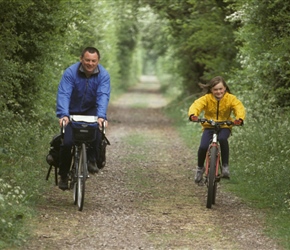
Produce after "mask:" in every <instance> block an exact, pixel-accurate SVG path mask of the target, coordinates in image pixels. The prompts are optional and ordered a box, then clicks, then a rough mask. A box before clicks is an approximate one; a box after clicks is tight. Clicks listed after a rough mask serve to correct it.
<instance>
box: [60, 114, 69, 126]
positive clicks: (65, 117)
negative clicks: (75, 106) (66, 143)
mask: <svg viewBox="0 0 290 250" xmlns="http://www.w3.org/2000/svg"><path fill="white" fill-rule="evenodd" d="M63 121H64V126H66V125H67V124H68V123H69V118H68V117H67V116H64V117H62V118H60V119H59V126H60V127H62V122H63Z"/></svg>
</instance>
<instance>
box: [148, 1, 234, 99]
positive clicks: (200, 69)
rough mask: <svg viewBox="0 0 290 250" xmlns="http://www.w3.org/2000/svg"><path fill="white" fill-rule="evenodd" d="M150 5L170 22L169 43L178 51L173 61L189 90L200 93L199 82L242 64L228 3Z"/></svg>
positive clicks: (206, 2) (203, 2) (200, 2)
mask: <svg viewBox="0 0 290 250" xmlns="http://www.w3.org/2000/svg"><path fill="white" fill-rule="evenodd" d="M145 2H147V1H145ZM148 4H149V5H150V6H151V7H152V8H153V9H154V10H155V11H156V12H158V14H159V15H160V16H161V17H163V18H164V19H165V20H166V23H168V24H167V29H166V33H167V36H168V37H170V39H169V40H167V42H168V43H167V46H168V47H169V50H171V51H174V54H173V57H172V58H171V60H170V61H171V62H172V61H174V62H175V64H176V65H177V66H176V68H177V70H175V71H173V72H174V73H173V74H176V73H178V74H179V75H180V77H181V78H182V80H183V89H184V92H185V93H194V92H199V90H200V89H199V87H198V83H199V82H206V81H208V80H209V79H211V78H212V77H213V76H216V75H224V76H226V75H227V74H228V72H229V71H230V69H231V68H233V67H238V66H239V65H238V64H237V63H236V62H235V56H236V53H237V51H236V44H235V39H234V33H233V31H234V28H233V26H232V25H231V24H230V23H229V22H228V21H226V20H225V17H226V15H227V14H228V12H229V10H228V9H227V8H226V6H227V4H226V3H223V2H222V1H213V0H206V1H196V0H190V1H170V4H168V3H167V2H166V4H165V2H164V1H154V2H152V1H148ZM165 41H166V40H165ZM154 42H155V40H154Z"/></svg>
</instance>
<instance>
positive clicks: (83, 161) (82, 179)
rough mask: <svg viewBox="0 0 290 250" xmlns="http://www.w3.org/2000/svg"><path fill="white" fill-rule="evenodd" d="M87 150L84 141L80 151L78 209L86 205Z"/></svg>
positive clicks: (80, 209)
mask: <svg viewBox="0 0 290 250" xmlns="http://www.w3.org/2000/svg"><path fill="white" fill-rule="evenodd" d="M86 170H87V152H86V145H85V143H82V148H81V152H80V160H79V166H78V181H77V182H78V184H77V186H78V188H77V189H78V192H77V193H78V197H77V204H78V210H79V211H82V210H83V206H84V199H85V183H86V178H87V171H86Z"/></svg>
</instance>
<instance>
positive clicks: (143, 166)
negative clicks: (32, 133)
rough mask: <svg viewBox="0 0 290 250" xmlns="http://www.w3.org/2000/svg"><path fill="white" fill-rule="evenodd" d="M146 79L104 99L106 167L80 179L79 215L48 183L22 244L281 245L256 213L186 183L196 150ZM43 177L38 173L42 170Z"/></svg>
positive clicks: (190, 180) (114, 246)
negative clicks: (209, 202)
mask: <svg viewBox="0 0 290 250" xmlns="http://www.w3.org/2000/svg"><path fill="white" fill-rule="evenodd" d="M158 90H159V85H158V82H157V81H156V80H155V78H153V77H143V78H142V82H141V83H140V84H139V85H138V86H136V87H135V88H134V89H132V90H131V91H130V92H129V93H127V94H126V95H124V96H122V97H121V98H120V99H118V100H117V101H115V102H113V103H111V105H110V108H109V112H108V114H109V122H110V123H109V129H108V131H107V135H108V138H109V140H110V142H111V146H109V147H108V152H107V158H108V159H107V166H106V167H105V168H104V170H103V171H102V172H101V173H99V174H97V175H95V176H92V177H91V178H90V179H89V180H88V181H87V188H86V197H85V205H84V210H83V212H78V211H77V208H76V207H75V206H74V205H73V204H72V193H71V192H68V191H66V192H63V191H61V190H59V189H58V188H57V187H55V186H53V180H52V179H53V178H51V180H50V181H51V189H50V190H49V192H48V193H47V194H46V195H45V202H44V203H43V204H42V205H40V206H39V207H38V209H39V216H38V217H37V218H36V220H35V222H33V223H35V232H34V233H35V235H34V237H33V238H32V239H31V240H30V241H29V242H27V244H26V246H25V247H21V249H108V250H110V249H118V250H119V249H166V250H167V249H241V250H242V249H245V250H248V249H261V250H266V249H271V250H272V249H282V248H280V247H279V246H278V245H277V244H276V243H275V242H274V241H272V240H271V239H269V238H268V237H266V236H265V235H264V234H263V226H264V225H263V215H262V214H261V213H259V211H254V210H252V209H250V208H248V207H247V206H245V205H244V204H243V203H242V202H241V201H240V200H239V199H238V198H236V197H234V196H232V195H229V194H226V193H224V192H222V191H220V190H219V192H218V200H217V204H216V205H215V206H214V208H213V209H211V210H209V209H206V208H205V197H206V196H205V195H206V189H205V187H198V186H196V185H194V183H193V177H194V174H193V169H194V166H195V160H196V159H194V156H195V155H196V153H195V152H192V151H191V150H190V149H188V148H187V147H186V146H185V144H184V143H183V141H182V140H181V138H180V137H179V135H178V134H177V132H176V130H175V129H174V128H173V127H172V125H171V122H170V120H169V119H168V118H167V117H165V116H164V114H163V113H162V109H161V107H162V106H164V105H166V101H165V100H164V99H163V98H162V96H161V95H160V93H159V92H158ZM44 175H45V171H44Z"/></svg>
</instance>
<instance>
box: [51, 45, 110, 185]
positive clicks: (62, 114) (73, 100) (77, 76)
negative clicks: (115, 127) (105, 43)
mask: <svg viewBox="0 0 290 250" xmlns="http://www.w3.org/2000/svg"><path fill="white" fill-rule="evenodd" d="M99 60H100V53H99V51H98V50H97V49H96V48H94V47H87V48H85V49H84V50H83V52H82V54H81V57H80V62H77V63H75V64H73V65H71V66H70V67H69V68H67V69H66V70H65V71H64V73H63V76H62V79H61V81H60V83H59V86H58V93H57V105H56V116H57V117H58V118H59V125H60V126H62V124H63V121H64V123H65V126H66V128H65V134H64V140H63V144H62V145H61V148H60V164H59V175H60V181H59V185H58V186H59V188H60V189H62V190H66V189H68V172H69V170H70V164H71V148H72V145H73V141H72V128H71V123H70V122H69V116H70V115H93V116H98V124H99V126H101V125H102V122H103V121H104V120H105V121H106V120H107V108H108V104H109V99H110V92H111V87H110V75H109V73H108V72H107V70H106V69H105V68H104V67H103V66H102V65H100V64H99ZM97 143H100V142H99V140H96V141H95V142H94V143H93V145H94V146H93V147H92V148H91V149H89V150H88V170H89V172H90V173H97V172H98V171H99V169H98V167H97V165H96V148H97Z"/></svg>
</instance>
